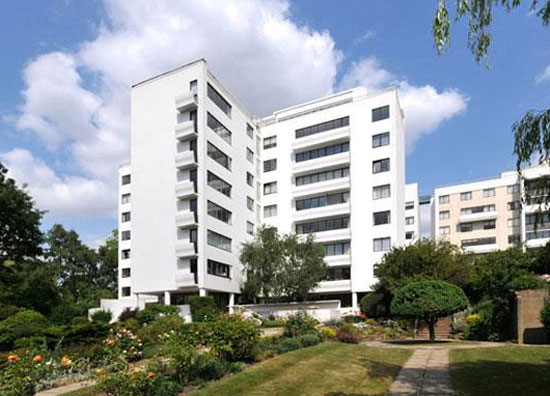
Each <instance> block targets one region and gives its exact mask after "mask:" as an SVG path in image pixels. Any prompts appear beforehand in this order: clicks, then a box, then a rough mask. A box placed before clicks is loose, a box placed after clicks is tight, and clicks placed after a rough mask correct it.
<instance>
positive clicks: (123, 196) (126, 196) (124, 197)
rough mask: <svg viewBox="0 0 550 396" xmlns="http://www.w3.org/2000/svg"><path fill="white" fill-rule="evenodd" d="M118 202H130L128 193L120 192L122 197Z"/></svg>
mask: <svg viewBox="0 0 550 396" xmlns="http://www.w3.org/2000/svg"><path fill="white" fill-rule="evenodd" d="M120 203H122V204H127V203H130V194H122V197H121V199H120Z"/></svg>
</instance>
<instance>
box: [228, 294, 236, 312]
mask: <svg viewBox="0 0 550 396" xmlns="http://www.w3.org/2000/svg"><path fill="white" fill-rule="evenodd" d="M233 305H235V293H229V313H230V314H232V313H233Z"/></svg>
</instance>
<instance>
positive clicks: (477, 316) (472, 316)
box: [466, 313, 482, 326]
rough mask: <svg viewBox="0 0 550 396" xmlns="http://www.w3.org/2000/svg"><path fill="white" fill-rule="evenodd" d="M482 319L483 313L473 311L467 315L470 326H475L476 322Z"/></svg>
mask: <svg viewBox="0 0 550 396" xmlns="http://www.w3.org/2000/svg"><path fill="white" fill-rule="evenodd" d="M481 319H482V317H481V314H479V313H473V314H470V315H468V316H466V323H468V325H470V326H475V325H476V324H478V323H479V322H481Z"/></svg>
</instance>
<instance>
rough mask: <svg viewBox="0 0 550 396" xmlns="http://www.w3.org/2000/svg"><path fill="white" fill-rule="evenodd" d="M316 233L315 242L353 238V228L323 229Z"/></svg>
mask: <svg viewBox="0 0 550 396" xmlns="http://www.w3.org/2000/svg"><path fill="white" fill-rule="evenodd" d="M314 235H315V242H330V241H344V240H346V239H351V228H340V229H337V230H330V231H321V232H316V233H314Z"/></svg>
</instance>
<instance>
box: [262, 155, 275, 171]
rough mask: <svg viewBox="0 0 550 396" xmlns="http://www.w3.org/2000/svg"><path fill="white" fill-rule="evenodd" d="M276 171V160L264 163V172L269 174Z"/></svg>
mask: <svg viewBox="0 0 550 396" xmlns="http://www.w3.org/2000/svg"><path fill="white" fill-rule="evenodd" d="M274 170H277V159H276V158H273V159H270V160H266V161H264V172H271V171H274Z"/></svg>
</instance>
